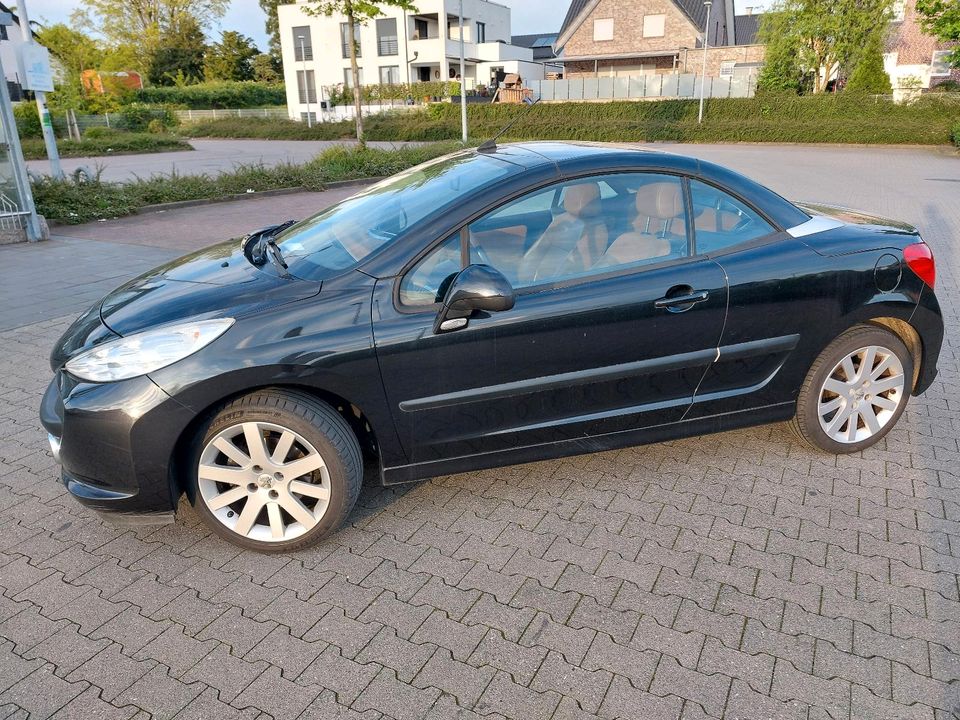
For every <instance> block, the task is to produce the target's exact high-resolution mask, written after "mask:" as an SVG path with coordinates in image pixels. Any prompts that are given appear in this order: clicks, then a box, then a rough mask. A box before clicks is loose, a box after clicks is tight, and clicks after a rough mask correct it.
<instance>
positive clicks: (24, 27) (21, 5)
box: [17, 0, 63, 180]
mask: <svg viewBox="0 0 960 720" xmlns="http://www.w3.org/2000/svg"><path fill="white" fill-rule="evenodd" d="M17 15H19V16H20V32H21V33H23V42H24V43H26V44H27V45H29V44H31V43H32V42H33V31H32V30H31V29H30V18H29V17H28V16H27V3H26V2H25V0H20V2H18V3H17ZM33 96H34V97H35V98H36V100H37V113H38V114H39V115H40V127H41V128H42V129H43V144H44V145H46V147H47V158H48V159H49V160H50V174H51V175H53V177H55V178H57V179H58V180H59V179H62V178H63V169H62V168H61V167H60V154H59V153H58V152H57V138H56V136H55V135H54V134H53V119H52V118H51V117H50V111H49V110H47V94H46V93H45V92H43V91H41V90H34V91H33Z"/></svg>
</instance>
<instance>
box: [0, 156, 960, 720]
mask: <svg viewBox="0 0 960 720" xmlns="http://www.w3.org/2000/svg"><path fill="white" fill-rule="evenodd" d="M671 149H673V150H678V151H679V150H682V151H684V152H689V153H691V154H695V155H697V156H700V157H704V158H709V159H717V160H720V161H722V162H726V163H728V164H730V165H731V166H733V167H734V168H736V169H740V170H743V171H745V172H747V173H748V174H751V175H753V176H754V177H756V178H758V179H760V180H762V181H765V182H767V183H768V184H770V185H771V186H772V187H773V188H775V189H777V190H779V191H781V192H783V193H784V194H787V195H789V196H791V197H795V198H804V199H810V200H820V201H825V202H834V203H839V204H848V205H853V206H856V207H860V208H862V209H864V210H867V211H871V212H876V213H881V214H886V215H890V216H893V217H898V218H902V219H905V220H909V221H912V222H915V223H917V224H918V225H919V226H920V228H921V230H922V231H923V232H924V235H925V237H926V238H927V240H928V241H929V242H930V243H931V245H932V246H933V248H934V250H935V252H936V254H937V257H938V281H937V284H938V293H939V296H940V299H941V302H942V304H943V310H944V313H945V316H946V320H947V337H946V343H945V346H944V349H943V353H942V356H941V360H940V376H939V378H938V380H937V381H936V383H935V384H934V385H933V387H932V388H931V389H930V390H929V391H928V392H927V393H926V394H924V395H923V396H920V397H918V398H914V399H913V400H911V403H910V405H909V407H908V409H907V412H906V413H905V414H904V416H903V418H902V419H901V421H900V424H899V426H898V427H897V428H896V429H895V430H894V431H892V432H891V433H890V434H889V435H888V436H887V437H886V438H885V439H884V440H883V441H882V442H881V443H880V444H879V445H878V446H876V447H875V448H873V449H871V450H868V451H867V452H864V453H862V454H857V455H850V456H843V457H833V456H829V455H824V454H820V453H816V452H812V451H810V450H808V449H806V448H802V447H800V446H799V445H797V444H795V443H794V442H793V441H792V440H791V437H790V435H789V433H788V432H787V431H786V430H785V428H784V427H783V426H780V425H774V426H766V427H761V428H754V429H749V430H742V431H736V432H728V433H723V434H719V435H713V436H710V437H708V438H694V439H688V440H682V441H676V442H668V443H660V444H656V445H650V446H646V447H641V448H633V449H627V450H621V451H616V452H607V453H599V454H594V455H584V456H580V457H575V458H570V459H566V460H559V461H552V462H541V463H533V464H528V465H520V466H514V467H508V468H502V469H496V470H487V471H483V472H476V473H468V474H463V475H456V476H448V477H441V478H436V479H434V480H431V481H429V482H425V483H422V484H418V485H414V486H411V487H405V488H399V489H397V488H394V489H390V490H384V489H379V488H375V487H368V488H366V489H365V490H364V492H363V494H362V496H361V498H360V502H359V504H358V506H357V509H356V510H355V512H354V513H353V515H352V516H351V522H350V525H349V526H348V527H346V528H345V529H344V530H342V531H341V532H339V533H338V534H337V535H336V536H335V537H333V538H332V539H331V540H329V541H328V542H325V543H324V544H322V545H321V546H319V547H316V548H312V549H309V550H305V551H302V552H298V553H293V554H290V555H279V556H262V555H254V554H251V553H246V552H242V551H239V550H238V549H236V548H234V547H233V546H230V545H227V544H225V543H224V542H222V541H220V540H218V539H216V538H215V537H214V536H212V535H211V534H210V533H208V532H207V531H206V529H205V528H204V526H203V525H202V524H201V523H200V520H199V518H198V517H197V515H196V514H195V513H194V512H193V511H192V510H191V509H190V507H189V505H187V504H185V503H183V504H182V505H181V511H180V514H179V516H178V520H177V522H176V524H175V525H171V526H166V527H160V528H142V529H139V530H124V529H119V528H117V527H114V526H113V525H111V524H109V523H107V522H103V521H101V520H100V519H98V518H97V517H96V516H95V515H93V514H92V513H90V512H88V511H86V510H85V509H83V508H82V507H81V506H79V505H78V504H76V503H75V502H73V501H72V500H71V499H70V498H69V497H67V496H66V495H65V493H64V491H63V489H62V488H61V486H60V485H59V484H58V483H57V478H58V474H57V468H56V466H55V464H54V462H53V460H52V459H51V457H50V455H49V453H48V452H47V449H46V441H45V439H44V435H43V433H42V431H41V429H40V426H39V424H38V422H37V419H36V413H37V405H38V403H39V398H40V395H41V393H42V392H43V389H44V388H45V386H46V384H47V382H48V381H49V378H50V372H49V369H48V368H47V366H46V354H47V353H48V351H49V349H50V346H51V344H52V343H53V342H54V341H55V339H56V337H57V336H58V334H59V333H60V332H61V331H62V330H63V329H64V327H65V326H66V325H67V324H68V323H69V322H70V320H71V319H72V318H73V316H74V315H76V314H77V313H78V312H79V311H81V310H82V309H84V308H85V307H86V306H87V305H89V304H90V302H91V301H92V300H93V298H94V297H96V296H99V295H100V294H102V292H103V291H104V290H106V289H107V287H108V286H110V285H113V284H116V283H118V282H120V281H121V280H122V279H123V278H124V277H127V276H129V275H132V274H134V273H136V272H139V271H141V270H143V269H145V268H147V267H149V266H151V265H153V264H155V263H157V262H160V261H162V260H163V259H166V258H169V257H172V256H173V255H175V254H179V252H180V251H181V250H182V249H183V248H182V247H181V245H182V243H179V241H171V235H172V232H171V225H170V223H171V221H175V220H176V216H173V215H168V216H167V217H166V218H163V220H162V223H160V224H158V225H157V226H156V229H155V230H154V231H153V232H152V233H151V231H150V226H151V223H152V222H153V220H154V218H151V217H150V216H143V217H141V218H138V219H137V222H139V223H140V224H141V225H142V226H143V227H140V228H139V230H138V232H140V233H141V234H142V236H141V237H140V239H139V240H138V241H137V242H136V244H134V243H131V242H125V241H124V238H125V237H127V236H126V235H125V233H129V232H130V228H125V227H124V226H122V225H111V224H107V223H104V224H97V225H94V226H90V227H80V228H76V229H70V230H67V231H64V230H62V229H61V230H59V232H70V233H72V234H73V236H74V237H72V238H58V239H55V240H53V241H51V242H49V243H45V244H42V245H39V246H23V245H21V246H13V247H10V246H8V247H3V248H0V273H2V276H3V283H0V300H2V302H0V347H3V348H4V350H5V352H4V353H3V355H2V356H0V417H2V418H3V419H4V420H5V421H6V429H5V432H4V433H3V435H2V437H0V590H2V595H0V717H2V718H26V717H27V716H28V715H27V714H28V713H29V717H30V718H46V717H51V716H55V717H57V718H123V719H126V718H136V719H137V720H146V718H148V717H151V716H152V717H155V718H174V717H176V718H218V719H219V718H249V719H250V720H253V719H254V718H262V719H264V720H265V718H267V717H273V718H276V719H280V718H290V719H293V718H299V719H301V720H307V719H308V718H309V719H320V718H323V719H326V718H334V717H344V718H347V717H349V718H364V719H368V720H373V719H375V718H395V719H397V720H406V719H410V720H420V719H421V718H436V719H437V720H441V719H442V720H446V719H448V718H464V719H465V718H480V717H487V718H511V719H515V720H535V719H537V718H543V719H549V718H554V719H560V718H563V719H565V720H566V719H573V718H594V717H601V718H620V717H622V718H636V719H638V720H655V719H657V718H670V719H678V718H684V719H686V720H689V719H692V718H697V719H701V718H730V719H737V720H761V719H763V720H767V719H770V718H791V719H793V718H796V719H801V718H802V719H804V720H814V719H821V718H822V719H826V718H834V719H837V718H844V719H847V720H869V719H872V718H878V719H880V718H883V719H889V720H904V719H908V718H910V719H912V718H918V719H920V718H922V719H924V720H948V718H951V717H955V715H954V714H953V713H956V712H958V711H960V695H958V689H960V688H958V683H960V602H958V600H960V595H958V591H960V588H958V575H960V470H958V468H960V447H958V436H960V402H958V398H960V330H958V327H960V326H958V319H960V290H958V287H957V281H958V278H960V245H958V238H960V203H958V202H957V199H958V197H960V194H958V188H960V158H957V157H953V156H949V155H947V154H941V153H939V152H937V151H933V150H925V149H866V148H861V149H855V148H809V147H773V146H770V147H757V146H689V147H682V148H681V147H678V146H674V147H672V148H671ZM292 197H294V198H295V196H292ZM331 199H332V196H323V195H320V196H312V197H309V198H307V197H305V198H304V210H306V206H307V205H310V206H311V207H313V206H320V205H322V204H325V203H326V202H328V201H329V200H331ZM307 201H309V202H307ZM245 202H249V201H242V202H239V203H231V204H224V205H210V206H204V208H193V209H191V212H194V213H210V215H209V216H208V217H206V219H204V218H203V217H201V216H200V215H198V214H194V215H190V216H189V218H187V216H183V217H182V218H181V225H183V226H184V229H185V231H189V227H188V226H189V225H192V224H194V223H198V222H213V220H215V218H217V217H220V218H224V219H227V218H235V217H239V216H240V215H241V214H242V213H248V215H247V216H245V217H244V220H243V222H246V223H249V224H253V223H254V221H255V220H256V218H255V217H253V215H255V214H256V212H255V211H256V209H255V208H253V207H252V205H249V204H247V205H245V204H244V203H245ZM291 202H292V200H291ZM244 207H246V208H248V209H247V210H244V209H243V208H244ZM260 211H261V212H260V214H261V215H262V208H261V209H260ZM231 221H233V220H231ZM174 225H175V223H174ZM98 231H99V232H100V233H101V235H100V237H101V238H103V239H92V238H94V237H96V236H97V233H98ZM174 247H176V248H177V249H172V248H174Z"/></svg>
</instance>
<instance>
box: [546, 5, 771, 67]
mask: <svg viewBox="0 0 960 720" xmlns="http://www.w3.org/2000/svg"><path fill="white" fill-rule="evenodd" d="M706 20H707V8H706V6H704V4H703V0H572V1H571V3H570V7H569V9H568V10H567V15H566V17H565V19H564V21H563V26H562V27H561V28H560V33H559V36H558V37H557V42H556V45H555V46H554V49H555V50H556V52H557V54H558V57H557V62H561V63H563V66H564V76H565V77H567V78H577V77H625V76H631V75H647V74H658V73H674V72H683V73H687V72H689V73H699V72H700V69H701V63H702V62H703V49H702V47H703V45H702V42H701V37H702V35H703V28H704V25H705V23H706ZM757 20H758V18H757V16H756V15H735V14H734V7H733V0H713V7H712V8H711V11H710V27H709V28H708V38H709V50H708V54H707V74H708V75H712V76H720V77H729V76H733V75H735V74H738V75H739V74H741V73H746V72H754V71H755V69H756V68H757V67H758V66H759V65H760V64H762V62H763V58H764V47H763V45H759V44H757V43H756V35H757V24H758V23H757Z"/></svg>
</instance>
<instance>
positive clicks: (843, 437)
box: [793, 325, 913, 454]
mask: <svg viewBox="0 0 960 720" xmlns="http://www.w3.org/2000/svg"><path fill="white" fill-rule="evenodd" d="M912 380H913V357H912V356H911V354H910V351H909V350H907V347H906V346H905V345H904V344H903V341H902V340H900V338H899V337H897V336H896V335H895V334H894V333H892V332H890V331H889V330H887V329H885V328H881V327H876V326H872V325H871V326H868V325H863V326H858V327H855V328H852V329H850V330H848V331H846V332H845V333H843V334H841V335H840V336H839V337H837V339H836V340H834V341H833V342H832V343H830V345H828V346H827V348H826V349H825V350H824V351H823V352H822V353H820V356H819V357H818V358H817V359H816V361H814V363H813V366H812V367H811V368H810V372H809V373H808V374H807V378H806V380H805V382H804V384H803V387H802V388H801V390H800V396H799V398H798V399H797V415H796V417H795V418H794V421H793V428H794V430H795V431H796V433H797V434H798V435H799V436H800V438H801V439H802V440H804V441H805V442H807V443H809V444H811V445H813V446H815V447H818V448H821V449H822V450H826V451H827V452H831V453H838V454H839V453H852V452H856V451H858V450H863V449H864V448H868V447H870V446H871V445H873V444H875V443H876V442H877V441H879V440H880V438H882V437H883V436H884V435H886V434H887V433H888V432H889V431H890V429H891V428H892V427H893V426H894V425H895V424H896V422H897V420H898V419H899V418H900V416H901V415H902V414H903V411H904V409H905V408H906V405H907V398H908V397H909V396H910V388H911V386H912Z"/></svg>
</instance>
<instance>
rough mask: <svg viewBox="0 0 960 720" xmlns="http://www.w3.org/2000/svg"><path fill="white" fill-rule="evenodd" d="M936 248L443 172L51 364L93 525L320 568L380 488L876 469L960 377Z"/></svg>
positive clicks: (139, 286) (779, 205)
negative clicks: (356, 508)
mask: <svg viewBox="0 0 960 720" xmlns="http://www.w3.org/2000/svg"><path fill="white" fill-rule="evenodd" d="M934 274H935V267H934V260H933V255H932V253H931V252H930V249H929V247H928V246H927V245H926V244H925V243H924V242H923V240H921V238H920V236H919V235H918V233H917V231H916V230H915V229H913V228H912V227H910V226H908V225H904V224H902V223H898V222H894V221H890V220H883V219H880V218H876V217H869V216H866V215H862V214H860V213H856V212H853V211H850V210H843V209H838V208H833V207H823V206H816V205H798V204H794V203H791V202H788V201H786V200H784V199H783V198H782V197H780V196H779V195H777V194H775V193H773V192H771V191H770V190H768V189H766V188H764V187H762V186H760V185H758V184H756V183H754V182H752V181H750V180H748V179H747V178H745V177H742V176H740V175H738V174H736V173H734V172H731V171H729V170H726V169H724V168H722V167H718V166H716V165H713V164H710V163H707V162H703V161H699V160H696V159H693V158H688V157H681V156H677V155H670V154H666V153H660V152H650V151H645V150H638V149H631V148H625V147H617V146H610V145H587V144H569V143H549V142H547V143H524V144H514V145H503V146H500V147H496V146H493V147H486V148H484V147H481V149H480V150H471V151H464V152H459V153H456V154H454V155H449V156H446V157H443V158H440V159H438V160H434V161H432V162H429V163H426V164H424V165H420V166H418V167H415V168H413V169H411V170H408V171H406V172H403V173H401V174H399V175H396V176H394V177H391V178H388V179H386V180H384V181H382V182H380V183H378V184H376V185H373V186H371V187H369V188H367V189H365V190H362V191H361V192H359V193H358V194H356V195H354V196H353V197H351V198H349V199H347V200H345V201H343V202H341V203H339V204H337V205H335V206H333V207H330V208H328V209H326V210H324V211H322V212H320V213H318V214H316V215H314V216H312V217H310V218H308V219H306V220H303V221H301V222H298V223H296V224H284V225H280V226H276V227H272V228H266V229H264V230H260V231H258V232H256V233H253V234H251V235H250V236H248V237H246V238H244V240H243V241H242V242H239V243H238V242H237V241H232V242H228V243H224V244H220V245H214V246H212V247H209V248H207V249H205V250H201V251H200V252H197V253H194V254H192V255H188V256H187V257H184V258H181V259H180V260H176V261H174V262H172V263H170V264H168V265H165V266H163V267H160V268H157V269H156V270H153V271H152V272H149V273H147V274H146V275H143V276H142V277H140V278H138V279H136V280H133V281H132V282H130V283H128V284H127V285H125V286H123V287H121V288H119V289H118V290H116V291H115V292H113V293H111V294H110V295H108V296H107V297H106V298H105V299H104V300H103V301H102V302H101V303H99V304H98V305H96V306H95V307H93V308H91V309H90V311H89V312H87V313H86V314H85V315H83V316H82V317H80V318H79V319H78V320H77V321H76V322H75V323H74V324H73V325H72V326H71V327H70V328H69V329H68V330H67V332H66V333H65V334H64V336H63V338H62V339H61V340H60V341H59V342H58V343H57V346H56V348H55V349H54V351H53V354H52V358H51V364H52V367H53V369H54V371H55V377H54V379H53V382H52V383H51V384H50V388H49V390H48V391H47V393H46V395H45V397H44V399H43V404H42V409H41V415H42V420H43V424H44V426H45V427H46V428H47V430H48V432H49V434H50V443H51V446H52V449H53V453H54V455H55V456H56V457H57V458H58V459H59V461H60V463H61V464H62V465H63V480H64V482H65V483H66V486H67V488H68V489H69V490H70V492H71V493H72V494H73V495H74V496H76V497H77V498H78V499H79V500H80V501H81V502H84V503H86V504H88V505H91V506H93V507H95V508H97V509H99V510H109V511H116V512H119V513H124V514H127V515H129V516H133V519H134V520H133V521H134V522H139V523H145V522H164V521H169V520H171V519H172V518H173V513H174V510H175V508H176V507H177V503H178V501H179V498H180V495H181V494H182V493H186V495H187V497H188V498H189V500H190V501H191V502H192V503H194V504H195V506H196V507H197V508H198V509H199V511H200V513H201V514H202V516H203V517H204V519H205V520H206V521H207V522H208V523H209V525H210V527H211V528H213V529H214V530H215V531H216V532H218V533H219V534H220V535H222V536H224V537H226V538H229V539H231V540H233V541H235V542H237V543H238V544H240V545H243V546H246V547H250V548H255V549H259V550H277V551H280V550H289V549H294V548H299V547H303V546H305V545H308V544H310V543H312V542H315V541H317V540H319V539H320V538H323V537H324V536H326V535H328V534H330V533H331V532H332V531H333V530H335V529H336V528H337V527H338V526H339V525H340V524H341V523H342V522H343V521H344V519H345V518H346V517H347V515H348V513H349V512H350V509H351V507H352V506H353V504H354V502H355V500H356V498H357V494H358V492H359V490H360V485H361V481H362V479H363V477H364V474H365V473H364V470H365V467H366V469H367V470H368V471H369V472H370V473H371V474H376V475H377V476H378V477H379V480H380V481H381V482H383V483H388V484H391V483H401V482H406V481H408V480H416V479H418V478H424V477H429V476H434V475H439V474H442V473H452V472H460V471H464V470H471V469H475V468H482V467H492V466H497V465H504V464H509V463H519V462H525V461H530V460H539V459H544V458H553V457H558V456H562V455H570V454H575V453H585V452H594V451H597V450H604V449H608V448H617V447H623V446H625V445H635V444H639V443H647V442H654V441H658V440H663V439H668V438H678V437H685V436H690V435H697V434H702V433H709V432H716V431H719V430H725V429H728V428H735V427H742V426H746V425H756V424H759V423H767V422H773V421H783V420H791V421H792V424H793V427H794V428H795V429H796V431H797V434H798V435H799V437H800V438H801V439H802V440H804V441H806V442H807V443H810V444H812V445H814V446H817V447H819V448H822V449H823V450H826V451H828V452H833V453H844V452H853V451H858V450H862V449H864V448H866V447H869V446H870V445H872V444H873V443H875V442H877V441H878V440H879V439H880V438H882V437H883V436H884V434H885V433H887V432H888V431H889V430H890V428H891V427H893V425H894V424H895V423H896V421H897V419H898V418H899V417H900V415H901V414H902V413H903V411H904V407H905V406H906V404H907V398H908V397H909V396H910V395H911V394H915V393H921V392H923V391H924V390H926V389H927V388H928V387H929V386H930V384H931V382H932V381H933V379H934V377H935V376H936V373H937V356H938V354H939V351H940V345H941V342H942V339H943V321H942V318H941V314H940V309H939V306H938V304H937V299H936V297H935V296H934V292H933V287H934Z"/></svg>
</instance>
